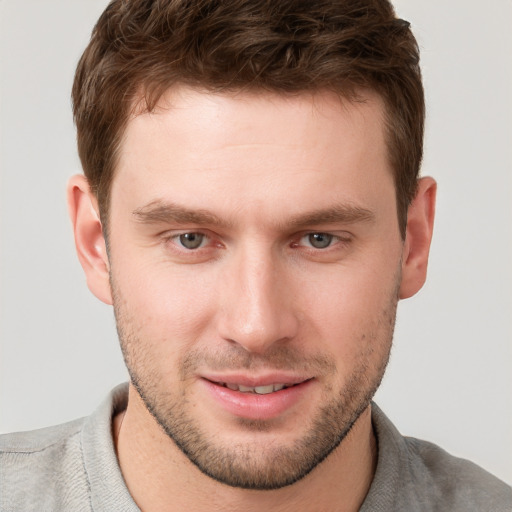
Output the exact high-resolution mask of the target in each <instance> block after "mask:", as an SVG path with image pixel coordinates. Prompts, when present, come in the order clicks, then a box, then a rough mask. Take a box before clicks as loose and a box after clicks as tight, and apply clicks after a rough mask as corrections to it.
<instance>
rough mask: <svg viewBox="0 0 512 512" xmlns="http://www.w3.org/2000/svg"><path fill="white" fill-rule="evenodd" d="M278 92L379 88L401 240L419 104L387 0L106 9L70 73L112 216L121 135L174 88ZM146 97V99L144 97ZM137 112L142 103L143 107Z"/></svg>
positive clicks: (406, 46) (175, 3) (412, 68)
mask: <svg viewBox="0 0 512 512" xmlns="http://www.w3.org/2000/svg"><path fill="white" fill-rule="evenodd" d="M175 84H185V85H190V86H198V87H201V88H203V89H204V88H206V89H207V90H215V91H229V90H239V89H251V90H263V91H265V90H268V91H273V92H281V93H296V92H300V91H315V90H322V89H329V90H333V91H335V92H337V93H338V94H340V95H342V96H343V97H345V98H348V99H349V100H351V101H353V100H356V99H357V91H358V90H361V89H365V88H370V89H372V90H375V91H376V92H377V93H378V94H379V95H380V96H381V97H382V98H383V100H384V102H385V106H386V132H387V133H386V139H387V144H388V150H389V157H390V163H391V166H392V168H393V172H394V180H395V188H396V198H397V210H398V220H399V224H400V230H401V233H402V236H404V235H405V226H406V222H407V209H408V206H409V204H410V202H411V201H412V199H413V198H414V195H415V193H416V186H417V180H418V174H419V168H420V164H421V158H422V153H423V126H424V116H425V107H424V95H423V86H422V82H421V73H420V68H419V52H418V46H417V43H416V40H415V39H414V36H413V35H412V32H411V31H410V29H409V24H408V23H407V22H405V21H403V20H400V19H397V18H396V16H395V13H394V10H393V7H392V6H391V4H390V3H389V2H388V1H387V0H113V1H112V2H111V3H110V4H109V5H108V7H107V8H106V9H105V11H104V12H103V14H102V15H101V17H100V19H99V20H98V22H97V24H96V26H95V28H94V30H93V33H92V37H91V41H90V43H89V45H88V46H87V48H86V50H85V52H84V54H83V55H82V58H81V59H80V62H79V63H78V67H77V70H76V75H75V81H74V84H73V92H72V98H73V110H74V118H75V123H76V126H77V140H78V151H79V155H80V159H81V162H82V166H83V169H84V172H85V175H86V177H87V179H88V181H89V184H90V186H91V188H92V191H93V192H94V194H95V195H96V197H97V199H98V202H99V207H100V212H101V214H102V219H103V221H104V223H106V220H107V216H108V206H109V196H110V188H111V183H112V179H113V175H114V170H115V167H116V160H117V152H118V149H119V146H120V142H121V140H122V136H123V133H124V129H125V127H126V123H127V122H128V119H129V117H130V115H131V114H132V112H133V109H134V105H135V103H136V102H138V99H141V95H142V99H144V100H145V102H146V105H145V107H146V108H147V110H149V111H151V110H152V109H153V108H154V107H155V105H156V103H157V102H158V99H159V98H160V96H161V95H162V94H163V93H164V92H165V91H166V90H167V89H168V88H169V87H171V86H172V85H175ZM141 91H142V92H141ZM139 103H140V102H139Z"/></svg>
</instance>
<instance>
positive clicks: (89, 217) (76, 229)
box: [67, 174, 112, 304]
mask: <svg viewBox="0 0 512 512" xmlns="http://www.w3.org/2000/svg"><path fill="white" fill-rule="evenodd" d="M67 195H68V210H69V216H70V217H71V223H72V225H73V233H74V235H75V246H76V252H77V254H78V259H79V260H80V263H81V265H82V268H83V269H84V272H85V277H86V279H87V286H88V287H89V290H91V292H92V293H93V294H94V295H96V297H98V299H100V300H101V301H103V302H105V303H106V304H112V293H111V290H110V281H109V262H108V255H107V248H106V244H105V238H104V237H103V228H102V226H101V221H100V216H99V209H98V202H97V201H96V198H95V197H94V194H93V193H92V192H91V190H90V188H89V183H88V182H87V179H86V178H85V176H83V175H81V174H80V175H76V176H73V177H72V178H71V179H70V180H69V182H68V189H67Z"/></svg>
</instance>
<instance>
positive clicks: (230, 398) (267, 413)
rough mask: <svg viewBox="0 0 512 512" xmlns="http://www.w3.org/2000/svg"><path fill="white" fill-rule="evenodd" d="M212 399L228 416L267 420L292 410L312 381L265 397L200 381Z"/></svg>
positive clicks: (203, 380) (204, 380) (205, 380)
mask: <svg viewBox="0 0 512 512" xmlns="http://www.w3.org/2000/svg"><path fill="white" fill-rule="evenodd" d="M201 382H202V383H203V384H204V385H205V387H206V388H207V389H208V391H209V392H210V393H211V395H212V396H213V398H214V399H215V400H216V402H217V403H219V404H220V405H221V406H222V408H223V409H224V410H225V411H227V412H228V413H230V414H233V415H235V416H238V417H240V418H247V419H251V420H269V419H272V418H276V417H277V416H279V415H281V414H283V413H285V412H286V411H288V410H290V409H292V408H293V406H294V405H296V404H297V403H298V402H299V401H300V400H301V399H302V398H303V396H304V394H305V393H306V391H307V390H308V389H309V388H310V387H311V386H312V385H313V381H312V380H307V381H305V382H302V383H301V384H296V385H295V386H291V387H289V388H285V389H281V390H280V391H274V392H273V393H268V394H266V395H258V394H257V393H242V392H240V391H233V390H231V389H229V388H226V387H224V386H220V385H218V384H215V383H213V382H211V381H209V380H207V379H201Z"/></svg>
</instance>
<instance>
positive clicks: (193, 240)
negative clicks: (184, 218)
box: [179, 233, 206, 249]
mask: <svg viewBox="0 0 512 512" xmlns="http://www.w3.org/2000/svg"><path fill="white" fill-rule="evenodd" d="M205 238H206V237H205V235H203V234H202V233H183V234H182V235H179V241H180V244H181V245H182V246H183V247H185V249H198V248H199V247H201V246H202V245H203V243H204V241H205Z"/></svg>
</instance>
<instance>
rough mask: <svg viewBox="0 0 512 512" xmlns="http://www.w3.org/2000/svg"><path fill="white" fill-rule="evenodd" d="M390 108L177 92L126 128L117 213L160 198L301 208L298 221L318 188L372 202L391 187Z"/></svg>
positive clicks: (368, 98) (326, 99)
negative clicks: (124, 200) (125, 205)
mask: <svg viewBox="0 0 512 512" xmlns="http://www.w3.org/2000/svg"><path fill="white" fill-rule="evenodd" d="M383 109H384V108H383V102H382V101H381V99H380V97H379V96H378V95H377V94H372V93H366V94H364V95H361V100H360V101H357V102H350V101H348V100H344V99H343V98H340V97H339V96H338V95H336V94H334V93H330V92H316V93H301V94H296V95H282V94H274V93H253V92H238V93H229V94H218V93H211V92H205V91H199V90H195V89H191V88H187V87H180V88H175V89H172V90H169V91H168V92H167V93H166V94H165V95H164V96H163V97H162V98H161V100H160V102H159V103H158V105H157V106H156V108H155V109H154V110H153V111H152V112H145V113H139V114H138V115H134V116H133V117H132V118H131V119H130V120H129V122H128V125H127V128H126V132H125V136H124V140H123V142H122V145H121V148H120V154H119V164H118V167H117V170H116V176H115V178H114V182H113V190H112V207H115V203H116V201H115V196H116V194H117V195H118V196H119V195H120V194H121V195H123V196H127V197H128V196H130V199H131V200H132V202H133V207H135V208H137V207H141V206H143V204H144V203H149V202H150V201H155V200H172V201H173V202H176V200H178V201H186V202H187V204H188V205H189V206H191V207H192V208H203V207H210V206H211V205H212V203H214V206H215V207H218V208H219V209H220V210H222V209H223V208H224V209H226V210H227V209H229V207H231V208H237V209H240V208H244V206H243V205H244V204H247V203H248V202H250V203H260V204H261V205H265V206H266V207H274V208H276V209H278V208H279V206H280V205H283V204H284V203H286V202H288V206H289V207H290V208H291V210H293V209H295V210H297V211H295V212H294V211H290V214H298V213H300V211H299V210H300V208H298V206H297V205H299V204H301V203H304V202H305V201H306V202H307V197H308V196H311V194H312V192H313V191H315V190H316V191H317V192H318V194H323V198H324V200H326V201H327V200H329V201H333V202H358V201H364V200H365V196H368V197H369V196H376V195H378V193H379V188H381V187H382V185H383V183H385V184H386V187H388V188H389V185H390V184H391V187H392V175H391V171H390V169H389V165H388V158H387V151H386V144H385V140H384V121H383V118H384V116H383ZM392 188H393V187H392ZM219 195H220V196H221V197H219ZM221 198H222V200H220V199H221ZM391 198H392V199H393V198H394V195H393V194H391ZM135 203H139V204H135ZM294 204H295V206H294ZM276 213H277V212H276Z"/></svg>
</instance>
